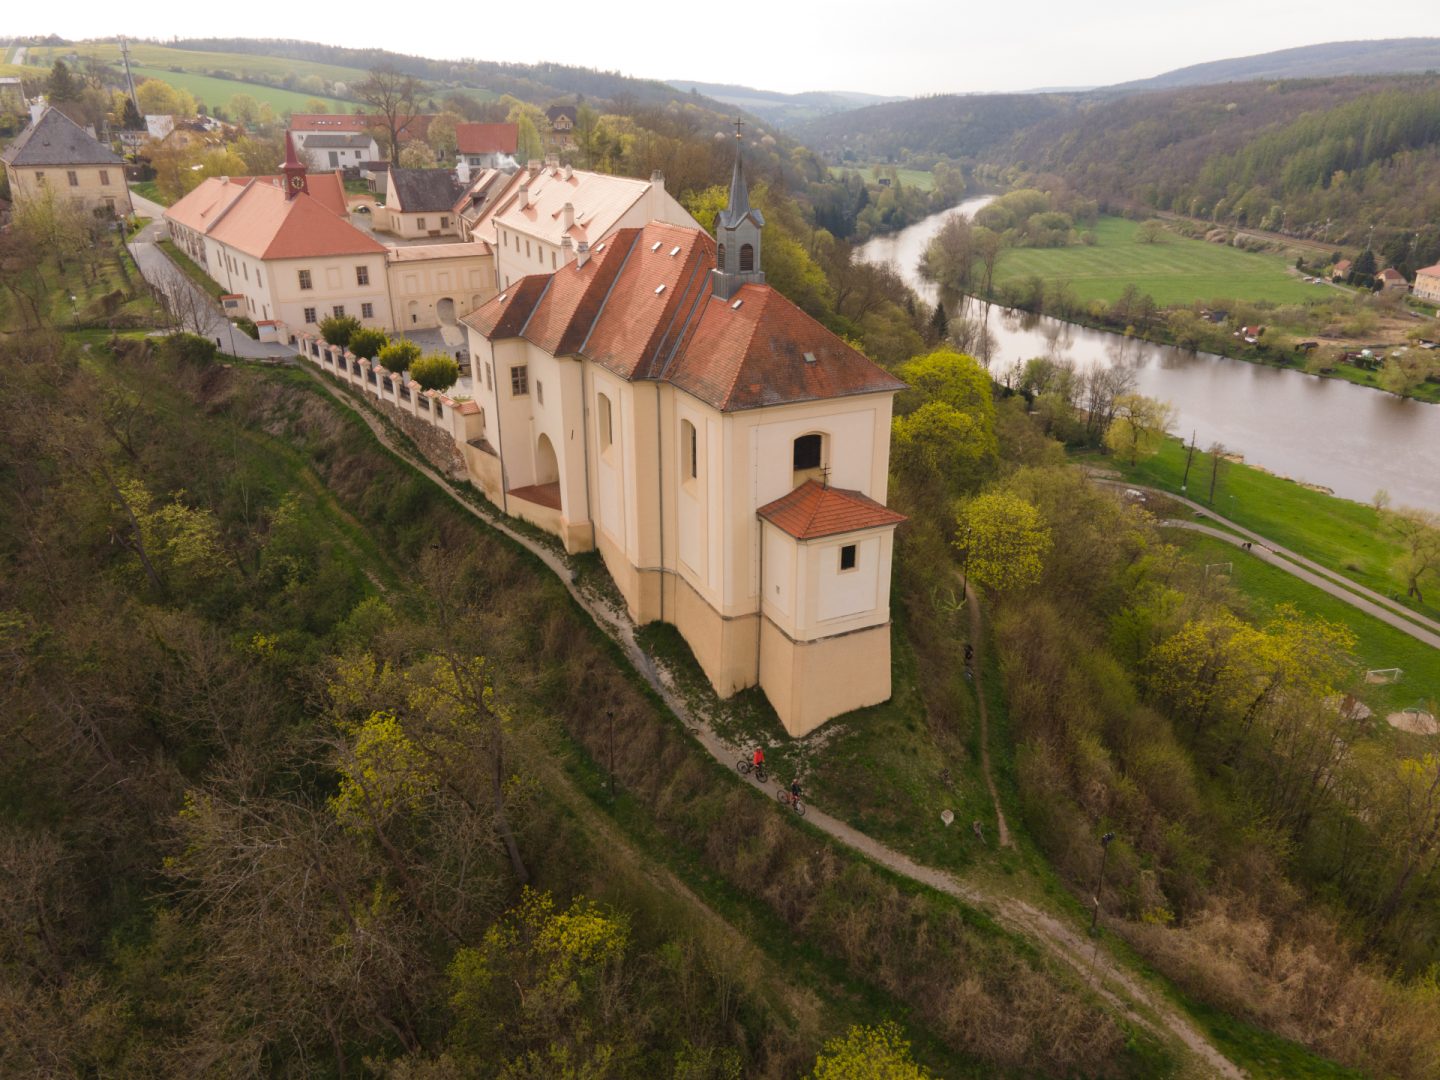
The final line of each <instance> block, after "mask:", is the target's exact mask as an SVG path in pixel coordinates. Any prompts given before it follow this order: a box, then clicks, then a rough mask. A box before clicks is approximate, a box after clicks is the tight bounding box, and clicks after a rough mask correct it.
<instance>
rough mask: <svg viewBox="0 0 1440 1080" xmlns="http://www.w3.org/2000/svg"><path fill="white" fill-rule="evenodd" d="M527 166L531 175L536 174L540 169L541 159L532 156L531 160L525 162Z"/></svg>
mask: <svg viewBox="0 0 1440 1080" xmlns="http://www.w3.org/2000/svg"><path fill="white" fill-rule="evenodd" d="M525 168H527V169H528V170H530V175H531V176H534V175H535V174H536V173H538V172H539V171H540V159H539V158H534V157H532V158H531V159H530V160H529V161H527V162H526V163H525Z"/></svg>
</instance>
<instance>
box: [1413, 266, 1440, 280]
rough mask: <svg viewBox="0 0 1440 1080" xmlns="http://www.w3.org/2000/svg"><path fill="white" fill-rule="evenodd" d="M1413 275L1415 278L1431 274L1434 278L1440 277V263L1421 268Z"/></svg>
mask: <svg viewBox="0 0 1440 1080" xmlns="http://www.w3.org/2000/svg"><path fill="white" fill-rule="evenodd" d="M1415 274H1416V276H1417V277H1418V276H1419V275H1420V274H1433V275H1435V276H1436V277H1440V263H1436V264H1435V265H1434V266H1422V267H1421V268H1420V269H1419V270H1416V271H1415Z"/></svg>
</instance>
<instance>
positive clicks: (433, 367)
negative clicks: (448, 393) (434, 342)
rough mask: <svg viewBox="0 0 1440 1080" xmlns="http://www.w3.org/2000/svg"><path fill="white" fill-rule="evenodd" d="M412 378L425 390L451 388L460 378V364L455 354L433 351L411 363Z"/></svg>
mask: <svg viewBox="0 0 1440 1080" xmlns="http://www.w3.org/2000/svg"><path fill="white" fill-rule="evenodd" d="M410 378H412V379H414V380H415V381H416V382H417V383H419V384H420V386H421V387H422V388H423V389H425V390H449V389H450V387H452V386H454V385H455V380H457V379H458V378H460V365H459V364H457V363H456V362H455V358H454V357H453V356H446V355H445V354H444V353H431V354H430V355H429V356H422V357H420V359H418V360H416V361H414V362H413V363H412V364H411V365H410Z"/></svg>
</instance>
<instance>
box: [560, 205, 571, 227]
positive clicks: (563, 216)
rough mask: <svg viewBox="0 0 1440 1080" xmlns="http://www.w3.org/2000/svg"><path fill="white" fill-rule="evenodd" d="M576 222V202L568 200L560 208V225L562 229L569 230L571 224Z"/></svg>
mask: <svg viewBox="0 0 1440 1080" xmlns="http://www.w3.org/2000/svg"><path fill="white" fill-rule="evenodd" d="M574 224H575V204H574V203H568V202H567V203H566V204H565V205H564V206H562V207H561V208H560V227H561V228H562V229H567V230H568V229H569V228H570V226H572V225H574Z"/></svg>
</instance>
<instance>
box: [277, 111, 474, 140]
mask: <svg viewBox="0 0 1440 1080" xmlns="http://www.w3.org/2000/svg"><path fill="white" fill-rule="evenodd" d="M401 119H402V120H403V119H404V118H403V117H402V118H401ZM433 119H435V116H434V114H433V113H417V114H416V115H414V116H412V117H410V120H409V123H408V124H407V125H406V127H405V130H404V131H402V132H400V141H401V142H409V141H410V140H411V139H423V138H425V136H426V134H427V133H428V132H429V130H430V121H431V120H433ZM457 127H458V125H457ZM372 128H379V129H382V130H388V125H387V124H386V123H385V118H384V117H383V116H373V115H372V116H367V115H364V114H363V113H293V114H291V117H290V130H291V131H369V130H371V129H372Z"/></svg>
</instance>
